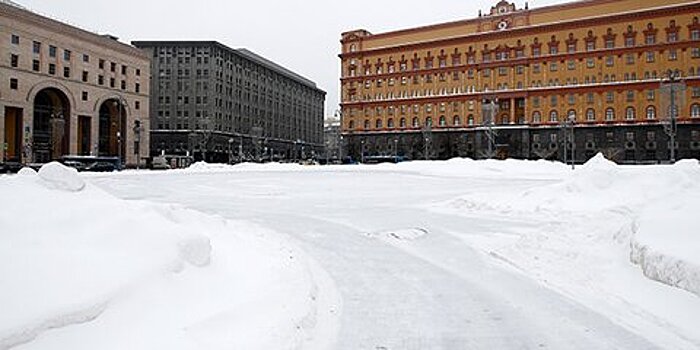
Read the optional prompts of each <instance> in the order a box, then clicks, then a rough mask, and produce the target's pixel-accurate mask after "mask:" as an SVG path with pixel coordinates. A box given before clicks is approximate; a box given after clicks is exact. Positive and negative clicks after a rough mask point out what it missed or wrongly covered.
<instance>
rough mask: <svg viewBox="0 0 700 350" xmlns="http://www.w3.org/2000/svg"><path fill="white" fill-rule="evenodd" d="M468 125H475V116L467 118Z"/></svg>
mask: <svg viewBox="0 0 700 350" xmlns="http://www.w3.org/2000/svg"><path fill="white" fill-rule="evenodd" d="M467 124H468V125H469V126H472V125H474V116H473V115H471V114H470V115H469V116H468V117H467Z"/></svg>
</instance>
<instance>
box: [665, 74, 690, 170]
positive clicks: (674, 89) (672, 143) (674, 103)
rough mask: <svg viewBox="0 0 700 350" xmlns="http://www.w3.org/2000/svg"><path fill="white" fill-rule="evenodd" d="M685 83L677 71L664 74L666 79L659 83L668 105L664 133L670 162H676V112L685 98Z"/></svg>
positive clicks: (680, 108)
mask: <svg viewBox="0 0 700 350" xmlns="http://www.w3.org/2000/svg"><path fill="white" fill-rule="evenodd" d="M685 89H686V86H685V83H684V82H683V81H682V80H681V75H680V72H679V71H672V70H669V71H668V72H667V73H666V79H664V80H663V81H662V83H661V91H662V92H663V97H664V102H665V103H668V106H664V107H666V112H667V113H666V120H665V122H664V131H665V132H666V135H668V137H669V149H670V162H671V164H673V163H675V162H676V157H677V154H676V136H677V133H678V111H680V110H682V108H683V102H684V98H685Z"/></svg>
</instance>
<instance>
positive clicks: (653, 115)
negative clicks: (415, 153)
mask: <svg viewBox="0 0 700 350" xmlns="http://www.w3.org/2000/svg"><path fill="white" fill-rule="evenodd" d="M690 117H691V118H700V104H697V103H696V104H693V105H691V107H690ZM567 119H568V120H576V119H577V117H576V111H573V110H571V111H569V112H568V114H567ZM636 119H637V113H636V109H635V108H634V107H627V108H626V109H625V120H629V121H634V120H636ZM646 119H647V120H656V119H657V112H656V107H655V106H648V107H647V108H646ZM585 120H586V121H587V122H595V121H597V119H596V112H595V110H594V109H588V110H587V111H586V119H585ZM604 120H605V121H616V120H617V116H616V114H615V109H614V108H607V109H606V110H605V119H604ZM561 121H562V120H561V119H560V116H559V112H558V111H556V110H552V111H551V112H550V113H549V119H548V123H560V122H561ZM515 122H516V121H512V120H510V116H503V117H502V119H501V120H500V123H501V124H511V123H515ZM542 122H543V120H542V114H541V113H540V112H539V111H535V112H533V113H532V123H533V124H540V123H542ZM386 123H387V124H386V127H387V128H389V129H391V128H395V127H396V125H395V123H394V119H393V118H389V119H387V122H386ZM518 123H520V124H524V123H525V121H524V120H519V121H518ZM423 125H424V126H433V119H432V117H426V118H425V120H424V122H423V124H421V122H420V119H419V118H418V117H414V118H413V119H412V120H411V127H413V128H418V127H422V126H423ZM438 125H439V126H441V127H447V126H454V127H461V126H463V125H462V119H461V118H460V117H459V116H457V115H456V116H454V117H453V118H452V124H451V125H448V122H447V118H446V117H445V116H441V117H440V118H439V119H438ZM466 125H467V126H475V125H476V124H475V118H474V115H469V116H468V117H467V120H466ZM371 127H372V125H371V122H370V120H369V119H365V121H364V130H370V129H371ZM398 127H399V128H406V127H408V124H407V119H406V118H401V119H399V125H398ZM348 128H349V129H350V130H353V129H355V121H354V120H350V121H349V123H348ZM374 128H375V129H383V128H384V120H383V119H376V120H375V122H374Z"/></svg>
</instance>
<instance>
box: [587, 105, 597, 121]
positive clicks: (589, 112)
mask: <svg viewBox="0 0 700 350" xmlns="http://www.w3.org/2000/svg"><path fill="white" fill-rule="evenodd" d="M586 120H587V121H589V122H592V121H595V110H594V109H593V108H589V109H588V110H587V111H586Z"/></svg>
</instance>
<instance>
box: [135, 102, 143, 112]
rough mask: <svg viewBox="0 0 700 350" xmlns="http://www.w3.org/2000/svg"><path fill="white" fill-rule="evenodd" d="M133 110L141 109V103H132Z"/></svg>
mask: <svg viewBox="0 0 700 350" xmlns="http://www.w3.org/2000/svg"><path fill="white" fill-rule="evenodd" d="M134 109H136V110H139V109H141V102H140V101H136V102H134Z"/></svg>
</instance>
